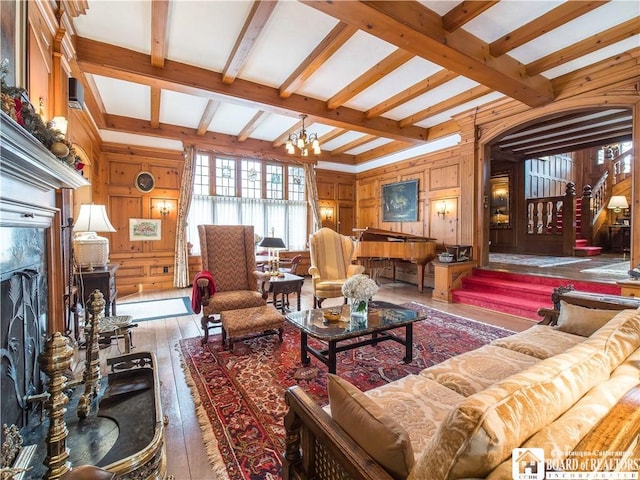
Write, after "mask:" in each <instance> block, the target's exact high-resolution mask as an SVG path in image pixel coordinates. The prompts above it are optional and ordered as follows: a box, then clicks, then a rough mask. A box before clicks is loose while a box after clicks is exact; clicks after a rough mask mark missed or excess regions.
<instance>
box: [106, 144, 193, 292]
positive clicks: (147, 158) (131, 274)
mask: <svg viewBox="0 0 640 480" xmlns="http://www.w3.org/2000/svg"><path fill="white" fill-rule="evenodd" d="M101 162H102V164H104V169H105V170H106V175H107V178H106V185H107V195H106V197H107V198H106V204H107V210H108V212H109V218H110V219H111V223H112V224H113V226H114V227H115V228H116V230H117V232H116V233H112V234H110V240H109V241H110V247H111V248H110V259H111V262H112V263H119V264H120V269H119V270H118V273H117V282H118V292H119V295H120V296H122V295H127V294H131V293H135V292H139V291H143V290H162V289H166V288H172V287H173V268H174V258H175V255H174V249H175V238H176V211H177V205H178V197H179V192H180V178H181V175H182V169H183V166H184V158H183V155H182V152H176V151H166V150H154V149H144V148H133V147H128V148H127V147H123V146H119V145H105V146H104V148H103V153H102V158H101ZM141 171H145V172H150V173H151V174H152V175H153V176H154V177H155V180H156V184H155V188H154V189H153V190H152V191H151V192H149V193H143V192H141V191H139V190H138V189H137V188H136V187H135V178H136V175H137V174H138V173H139V172H141ZM165 204H166V205H167V206H168V207H169V213H168V215H162V214H161V208H162V207H163V206H164V205H165ZM131 219H154V220H160V221H161V239H160V240H154V241H150V240H145V241H140V240H134V241H132V240H131V239H130V237H129V226H130V220H131Z"/></svg>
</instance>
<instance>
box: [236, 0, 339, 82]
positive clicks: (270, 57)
mask: <svg viewBox="0 0 640 480" xmlns="http://www.w3.org/2000/svg"><path fill="white" fill-rule="evenodd" d="M300 18H304V19H305V21H304V22H300V21H299V19H300ZM337 23H338V22H337V20H335V19H334V18H331V17H329V16H327V15H324V14H323V13H320V12H318V11H317V10H315V9H313V8H309V7H307V6H306V5H304V4H301V3H298V2H291V1H287V2H278V5H277V6H276V8H275V9H274V11H273V13H272V14H271V17H270V18H269V20H268V21H267V24H266V25H265V28H264V30H263V31H262V33H261V34H260V36H259V37H258V41H257V42H256V46H255V48H254V49H253V50H252V51H251V53H250V55H249V57H248V58H247V62H246V64H245V66H244V67H243V68H242V70H241V71H240V77H242V78H244V79H246V80H251V81H253V82H259V83H264V84H266V85H269V86H271V87H279V86H280V85H282V84H283V83H284V82H285V81H286V80H287V78H289V75H290V74H291V73H292V72H293V71H294V70H295V69H296V68H297V67H298V65H299V64H301V63H302V62H303V61H304V60H305V59H306V58H307V56H309V54H310V53H311V52H312V51H313V49H314V48H315V47H316V45H317V44H318V43H320V42H321V41H322V39H323V38H324V37H325V36H326V35H327V34H328V33H329V32H330V31H331V29H332V28H333V27H335V25H336V24H337ZM292 39H295V48H294V46H293V45H292Z"/></svg>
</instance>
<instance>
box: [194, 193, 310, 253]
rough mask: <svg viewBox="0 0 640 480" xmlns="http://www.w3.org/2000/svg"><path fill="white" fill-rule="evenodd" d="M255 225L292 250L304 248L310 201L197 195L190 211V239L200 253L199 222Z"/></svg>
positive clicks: (264, 233) (258, 232)
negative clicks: (279, 239) (308, 202)
mask: <svg viewBox="0 0 640 480" xmlns="http://www.w3.org/2000/svg"><path fill="white" fill-rule="evenodd" d="M204 224H215V225H253V226H254V231H255V233H257V234H258V235H260V236H261V237H264V236H268V235H271V229H272V228H273V229H274V235H275V236H276V237H280V238H282V240H283V241H284V244H285V245H286V246H287V248H288V249H289V250H303V249H304V248H305V247H306V243H307V238H306V236H307V203H306V202H304V201H287V200H272V199H258V198H238V197H210V196H207V195H194V196H193V200H192V202H191V210H190V211H189V223H188V229H187V233H188V239H189V242H191V243H192V244H193V248H192V250H191V253H193V254H194V255H199V254H200V240H199V238H198V225H204Z"/></svg>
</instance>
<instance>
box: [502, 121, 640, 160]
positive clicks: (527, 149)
mask: <svg viewBox="0 0 640 480" xmlns="http://www.w3.org/2000/svg"><path fill="white" fill-rule="evenodd" d="M631 132H632V127H631V125H624V126H622V127H620V128H617V129H616V130H611V131H609V132H596V133H591V134H590V135H576V136H573V137H570V138H564V139H560V140H558V141H552V142H538V143H537V144H533V145H526V146H521V147H514V148H511V149H510V150H511V151H513V152H514V153H516V154H518V153H519V154H522V155H529V154H531V153H539V152H541V151H550V150H557V149H565V150H564V151H565V152H572V151H575V150H576V149H577V147H576V145H582V144H584V143H592V142H604V143H609V142H610V141H611V139H615V138H620V137H622V136H624V135H631ZM581 148H582V147H581Z"/></svg>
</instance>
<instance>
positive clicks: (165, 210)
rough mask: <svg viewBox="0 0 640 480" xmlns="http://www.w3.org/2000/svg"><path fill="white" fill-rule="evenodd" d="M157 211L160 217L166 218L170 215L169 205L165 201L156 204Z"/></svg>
mask: <svg viewBox="0 0 640 480" xmlns="http://www.w3.org/2000/svg"><path fill="white" fill-rule="evenodd" d="M158 211H159V212H160V215H162V216H163V217H166V216H167V215H169V213H171V205H170V204H169V203H167V201H166V200H163V201H162V203H159V204H158Z"/></svg>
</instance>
